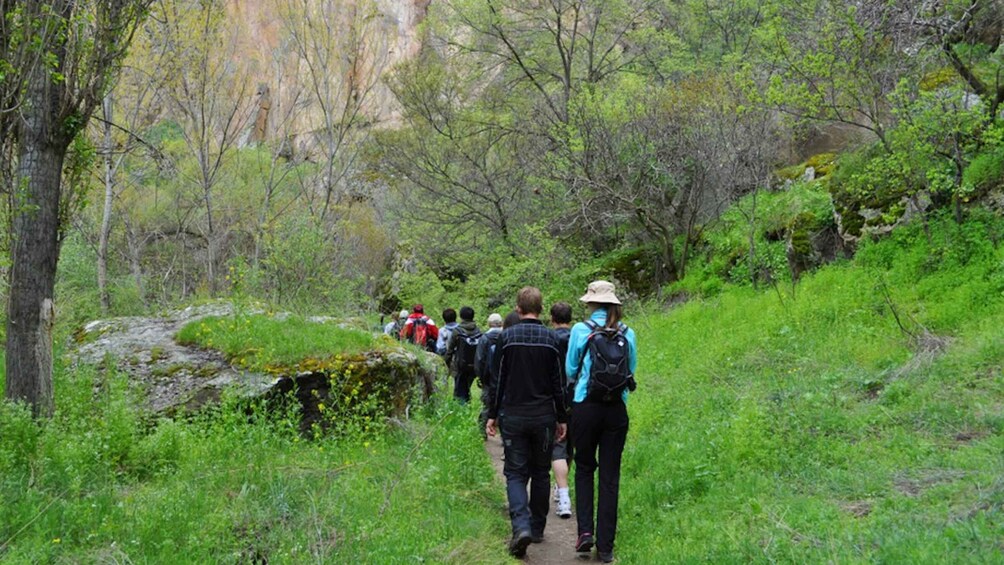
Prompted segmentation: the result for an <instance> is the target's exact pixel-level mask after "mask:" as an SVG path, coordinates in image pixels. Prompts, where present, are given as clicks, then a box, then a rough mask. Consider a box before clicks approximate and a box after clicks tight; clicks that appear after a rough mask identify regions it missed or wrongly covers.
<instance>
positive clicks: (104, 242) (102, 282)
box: [98, 93, 115, 314]
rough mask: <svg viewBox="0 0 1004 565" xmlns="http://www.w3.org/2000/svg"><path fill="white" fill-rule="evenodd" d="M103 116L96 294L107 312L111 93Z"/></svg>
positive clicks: (112, 184)
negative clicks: (102, 192)
mask: <svg viewBox="0 0 1004 565" xmlns="http://www.w3.org/2000/svg"><path fill="white" fill-rule="evenodd" d="M102 108H103V110H104V118H105V132H104V133H105V136H104V143H103V144H102V151H103V153H104V165H105V202H104V208H103V210H102V211H101V234H100V237H99V240H98V294H99V295H100V297H101V312H102V313H104V314H107V313H108V310H109V309H110V308H111V299H110V297H109V296H108V240H109V238H110V236H111V231H112V204H113V197H114V196H115V192H114V191H115V166H114V163H113V159H112V149H113V146H112V117H113V116H112V95H111V93H108V94H106V95H105V99H104V102H103V104H102Z"/></svg>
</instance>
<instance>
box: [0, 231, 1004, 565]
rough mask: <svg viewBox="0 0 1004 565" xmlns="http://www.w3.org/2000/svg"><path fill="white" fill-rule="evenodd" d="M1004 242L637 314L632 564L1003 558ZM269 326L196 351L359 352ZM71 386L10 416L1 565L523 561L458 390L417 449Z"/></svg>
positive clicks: (90, 380)
mask: <svg viewBox="0 0 1004 565" xmlns="http://www.w3.org/2000/svg"><path fill="white" fill-rule="evenodd" d="M1002 241H1004V221H1002V220H1001V219H999V218H994V217H990V216H986V217H982V219H980V218H977V219H973V220H971V221H969V222H967V223H966V224H964V225H962V226H957V225H955V224H954V223H953V222H951V221H948V220H945V221H935V222H933V223H932V224H931V225H930V226H929V233H927V232H925V230H924V229H923V226H921V225H919V224H918V225H916V226H912V227H908V228H905V229H903V230H900V231H899V232H897V233H896V234H894V235H893V236H892V237H890V238H888V239H886V240H883V241H881V242H879V243H868V244H864V245H863V247H862V248H861V249H860V251H859V253H858V255H857V257H856V258H855V260H853V261H850V262H844V263H840V264H836V265H831V266H829V267H826V268H824V269H822V270H820V271H818V272H816V273H815V274H812V275H809V276H806V277H805V278H804V279H803V280H802V282H801V283H799V285H798V286H797V288H795V289H794V292H792V290H791V288H790V287H785V288H777V289H773V288H769V289H767V290H762V291H754V290H752V289H750V288H748V287H737V286H732V285H729V284H724V285H711V286H706V288H711V289H712V290H713V291H714V292H715V294H711V295H707V296H705V297H704V298H701V299H694V300H692V301H691V302H689V303H688V304H686V305H683V306H679V307H676V308H674V309H672V310H670V311H654V310H651V309H648V310H647V309H645V308H637V307H635V306H636V305H632V308H631V310H632V312H630V313H631V314H632V316H631V317H629V319H628V320H627V321H628V322H629V323H630V324H631V325H632V326H634V327H635V328H636V330H637V331H638V335H639V340H640V348H641V351H642V359H641V365H640V370H639V381H640V386H639V391H638V393H637V394H635V395H634V396H633V397H632V398H631V401H630V413H631V416H632V429H631V433H630V437H629V440H628V445H627V450H626V453H625V459H624V475H623V481H622V490H621V494H622V498H621V504H622V506H621V522H620V535H619V538H618V547H617V549H618V555H619V557H620V562H622V563H655V562H661V563H670V562H684V563H705V562H715V563H747V562H763V563H767V562H786V563H806V562H833V563H854V562H895V563H944V562H971V563H995V562H997V563H999V562H1004V557H1002V551H1004V547H1002V543H1004V479H1002V477H1004V456H1002V453H1004V382H1002V366H1004V248H1002V247H1001V245H1000V242H1002ZM694 276H699V277H706V276H707V273H706V272H704V273H700V272H698V273H697V274H696V275H694ZM692 283H693V281H683V283H681V286H682V287H684V288H696V287H697V286H700V285H695V284H692ZM688 285H689V286H688ZM639 312H647V313H644V314H639ZM260 322H262V323H261V324H259V323H251V324H250V326H248V327H244V326H245V325H243V324H236V323H235V322H229V321H227V320H212V321H210V322H209V323H207V324H205V325H204V326H203V325H194V326H192V327H191V328H189V329H188V331H189V332H191V333H193V334H198V336H196V338H193V339H194V340H195V341H197V342H199V343H202V344H203V345H208V341H209V340H212V341H213V346H214V347H220V348H222V349H225V350H227V351H228V354H229V355H230V356H231V357H232V358H235V359H237V358H239V357H240V356H242V355H244V356H246V355H247V352H246V351H245V350H246V348H247V347H248V345H247V344H248V343H249V340H250V341H256V340H260V341H261V342H262V345H261V347H262V350H261V352H259V353H261V354H260V355H259V354H256V356H255V357H254V359H252V358H251V357H247V361H246V364H248V365H254V364H255V363H265V362H267V361H268V360H274V359H273V358H275V359H283V360H285V361H290V360H291V359H293V358H295V357H297V356H302V355H317V354H318V351H317V347H318V345H317V344H318V343H320V344H323V343H327V342H331V343H335V342H338V343H342V345H345V344H344V343H343V342H344V340H343V339H342V337H343V336H340V335H339V334H338V331H337V330H336V329H334V328H332V329H330V330H329V331H330V333H331V335H328V334H324V335H311V336H306V337H305V336H302V335H292V334H291V335H289V336H288V339H285V338H283V339H276V337H277V334H282V333H290V332H289V331H288V329H289V327H291V326H288V325H287V326H283V332H277V331H274V329H270V326H268V325H267V324H268V323H271V322H268V321H267V320H265V321H260ZM294 322H295V320H294ZM296 323H298V322H296ZM263 324H264V325H263ZM293 325H294V326H295V325H296V324H295V323H294V324H293ZM305 327H307V326H305ZM293 333H295V332H293ZM256 336H257V337H256ZM363 346H365V344H364V343H358V344H349V345H346V347H350V348H357V347H363ZM228 348H229V349H228ZM231 349H232V351H231ZM321 349H322V350H326V346H321ZM266 354H267V355H266ZM56 385H57V405H58V411H57V415H56V417H55V418H54V419H53V420H52V421H51V422H49V423H47V424H45V425H44V426H42V427H41V428H38V427H36V426H35V425H34V424H33V423H31V421H30V418H29V417H28V416H27V414H26V413H25V412H24V411H23V410H20V409H18V408H14V407H11V406H7V405H4V406H2V407H0V431H2V432H0V498H2V500H3V501H4V503H3V504H2V505H0V560H2V561H4V562H5V563H6V562H9V563H31V562H106V561H110V562H146V563H178V562H190V563H205V562H222V563H252V562H256V560H259V559H261V558H267V559H268V562H270V563H302V562H307V561H312V562H365V563H412V562H428V563H499V562H505V561H506V559H507V558H506V556H505V549H504V541H505V539H506V537H507V535H508V523H507V519H506V514H505V504H504V491H503V488H502V486H501V484H500V483H498V482H497V481H496V480H495V478H494V476H493V471H492V469H491V467H490V465H489V461H488V458H487V456H486V454H485V453H484V451H483V449H482V445H481V440H480V438H479V436H478V433H477V431H476V429H475V425H474V422H475V419H476V412H477V408H478V407H477V405H476V404H477V403H474V405H473V406H469V407H466V408H460V407H457V406H456V405H454V404H453V403H452V401H450V400H449V399H448V398H447V394H448V393H447V392H446V391H443V393H444V394H441V396H440V397H439V398H437V400H436V401H435V402H434V403H433V405H431V406H428V407H426V408H425V409H422V410H419V411H418V413H417V414H413V418H412V420H411V421H409V422H408V423H407V424H406V425H405V426H404V427H403V428H400V427H397V426H390V427H384V428H381V431H379V432H376V433H373V432H372V431H369V432H362V431H356V432H352V431H349V433H342V434H337V435H333V436H329V437H322V438H320V439H315V440H306V439H304V438H302V437H301V436H300V435H299V434H298V433H297V420H296V418H295V417H294V416H293V415H290V416H288V417H283V416H281V415H275V416H272V417H268V418H251V419H249V418H248V416H246V414H245V413H244V411H243V410H241V409H239V408H238V407H237V406H236V405H235V404H232V405H229V404H228V405H226V406H224V407H223V408H221V409H220V410H218V411H216V412H214V413H212V414H207V415H204V416H202V417H199V418H196V419H193V420H182V421H167V420H164V421H160V422H156V423H152V424H151V423H148V422H143V421H142V419H141V417H140V415H139V414H138V413H137V412H136V411H135V409H134V405H135V403H134V401H133V399H131V398H130V395H129V392H128V388H127V386H126V383H125V381H124V379H123V377H121V376H119V375H115V374H106V373H104V372H101V371H97V370H94V369H85V370H75V371H69V370H67V369H65V368H61V369H60V370H59V371H58V375H57V383H56ZM571 541H572V540H568V542H569V543H571Z"/></svg>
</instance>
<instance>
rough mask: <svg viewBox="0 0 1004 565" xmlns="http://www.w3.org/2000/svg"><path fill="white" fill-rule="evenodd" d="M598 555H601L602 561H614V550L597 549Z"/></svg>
mask: <svg viewBox="0 0 1004 565" xmlns="http://www.w3.org/2000/svg"><path fill="white" fill-rule="evenodd" d="M596 557H599V559H600V561H602V562H604V563H613V562H614V552H612V551H597V552H596Z"/></svg>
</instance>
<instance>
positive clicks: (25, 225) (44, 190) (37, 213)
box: [6, 104, 66, 417]
mask: <svg viewBox="0 0 1004 565" xmlns="http://www.w3.org/2000/svg"><path fill="white" fill-rule="evenodd" d="M39 105H40V106H41V105H44V104H39ZM26 113H27V114H28V115H27V116H26V117H25V122H26V124H25V125H26V127H25V129H26V130H27V131H26V135H25V136H24V138H23V140H22V147H23V149H22V151H21V155H20V160H19V165H18V175H17V178H18V179H20V185H21V186H20V187H18V188H19V190H18V192H19V193H20V194H21V195H22V197H21V198H18V199H17V200H18V202H17V209H16V210H15V214H14V241H13V242H12V246H11V251H12V261H11V271H10V296H9V299H8V300H9V301H8V305H7V312H8V317H7V359H6V364H7V375H6V397H7V398H8V399H11V400H14V401H23V402H26V403H28V404H29V405H30V406H31V408H32V413H33V414H34V415H35V416H37V417H48V416H50V415H51V414H52V410H53V396H52V335H51V332H52V322H53V312H52V308H53V307H52V304H53V294H54V293H53V289H54V286H55V278H56V261H57V258H58V254H59V244H58V239H57V237H58V233H59V230H58V226H59V198H60V188H61V187H60V181H61V180H62V179H61V175H62V171H63V158H64V157H65V154H66V146H65V145H63V144H58V143H53V142H52V141H51V140H49V139H46V138H47V137H49V136H47V135H42V134H35V133H34V132H36V131H38V132H45V131H48V130H49V129H50V125H51V124H47V123H43V122H45V121H46V117H45V116H40V115H39V113H40V109H39V108H31V109H28V110H27V111H26Z"/></svg>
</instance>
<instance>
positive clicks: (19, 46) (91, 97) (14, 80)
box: [0, 0, 148, 417]
mask: <svg viewBox="0 0 1004 565" xmlns="http://www.w3.org/2000/svg"><path fill="white" fill-rule="evenodd" d="M147 6H148V0H50V1H47V2H42V1H37V0H3V1H2V3H0V8H2V12H3V25H2V26H0V60H2V64H3V67H4V71H5V73H4V76H3V83H4V84H3V96H2V97H3V102H4V107H3V108H2V113H3V121H4V124H3V126H2V127H0V132H2V133H3V136H4V137H3V143H4V144H5V146H6V147H7V148H8V149H7V150H5V151H4V152H3V155H4V156H5V157H7V158H8V159H9V160H11V161H13V162H8V163H6V164H5V165H6V166H5V168H6V169H7V170H8V171H10V172H11V175H10V176H9V177H8V178H9V179H10V181H11V182H12V183H13V184H12V185H11V186H10V190H11V193H12V194H13V198H12V200H11V202H12V204H13V207H12V216H13V219H12V233H11V235H12V243H11V271H10V275H9V276H10V294H9V298H8V303H7V350H6V365H7V374H6V388H5V395H6V397H7V398H8V399H12V400H15V401H24V402H27V403H28V404H30V405H31V408H32V412H33V413H34V414H35V415H36V416H43V417H44V416H48V415H51V414H52V411H53V408H54V403H53V394H52V350H51V349H52V336H51V331H52V323H53V317H54V313H55V308H54V300H53V295H54V292H53V290H54V286H55V275H56V263H57V261H58V258H59V243H60V232H61V230H60V226H61V222H62V221H63V218H61V217H60V199H61V197H62V190H61V189H62V174H63V165H64V160H65V157H66V154H67V150H68V148H69V146H70V144H71V143H72V142H73V140H74V138H75V137H76V136H77V134H78V133H80V132H81V130H82V129H83V127H84V126H85V125H86V123H87V121H88V120H89V118H90V117H91V114H92V113H93V112H94V110H95V108H96V107H97V105H98V104H99V103H100V102H101V99H102V97H103V96H104V93H105V91H106V89H107V87H108V85H109V82H110V81H111V80H112V79H113V77H114V76H115V75H116V71H117V69H118V66H119V64H120V62H121V60H122V57H123V56H124V54H125V51H126V49H127V47H128V45H129V43H130V41H131V40H132V36H133V34H134V32H135V30H136V27H137V25H138V24H139V22H140V21H141V20H142V18H143V16H144V15H145V13H146V8H147Z"/></svg>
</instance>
